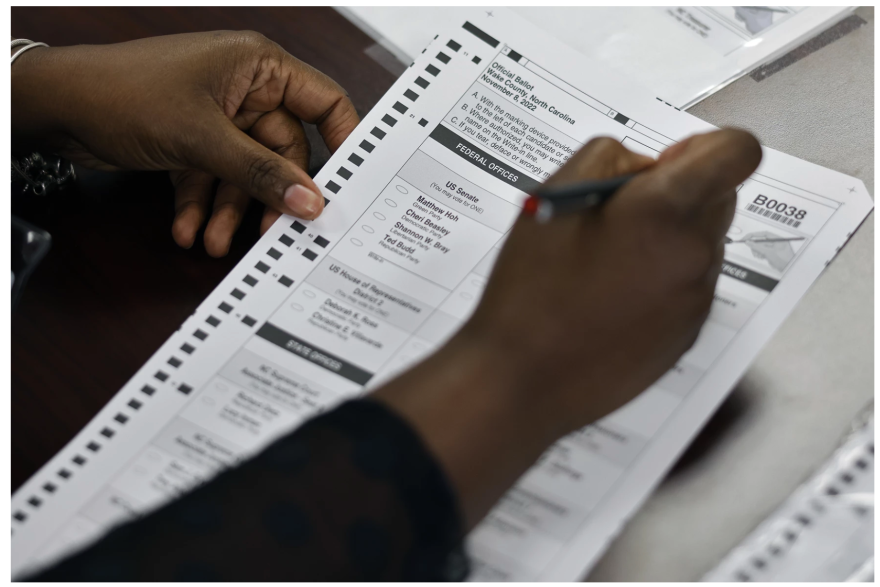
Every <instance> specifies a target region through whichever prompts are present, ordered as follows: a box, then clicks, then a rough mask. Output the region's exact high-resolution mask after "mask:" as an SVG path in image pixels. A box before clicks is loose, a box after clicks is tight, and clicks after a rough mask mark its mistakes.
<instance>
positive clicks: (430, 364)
mask: <svg viewBox="0 0 880 587" xmlns="http://www.w3.org/2000/svg"><path fill="white" fill-rule="evenodd" d="M523 381H525V378H523V377H522V376H521V374H520V372H519V367H518V366H517V365H515V364H512V363H511V362H510V361H509V359H508V357H506V356H505V354H504V353H503V351H501V350H500V349H496V348H495V347H493V346H491V345H489V344H486V343H484V342H483V341H481V340H479V339H478V338H477V337H474V336H472V335H471V334H469V333H468V332H467V329H465V330H464V331H462V332H460V333H459V334H458V335H456V337H454V338H453V339H452V340H451V341H450V342H449V343H448V344H446V345H445V346H444V347H443V348H442V349H440V350H439V351H438V352H437V353H436V354H435V355H433V356H432V357H430V358H429V359H427V360H426V361H425V362H423V363H421V364H420V365H418V366H416V367H414V368H413V369H412V370H410V371H408V372H407V373H405V374H403V375H402V376H401V377H399V378H397V379H395V380H394V381H392V382H390V383H388V384H387V385H385V386H383V387H382V388H380V389H378V390H377V391H376V392H375V393H374V398H375V399H377V400H379V401H382V402H384V403H385V404H387V405H388V406H390V407H391V408H392V409H393V410H395V411H396V412H397V413H398V414H400V415H401V416H403V417H404V419H406V420H407V421H408V422H410V424H411V425H412V426H413V428H414V429H415V430H416V431H417V432H418V433H419V435H420V436H421V437H422V439H423V440H424V442H425V444H426V445H427V446H428V448H429V450H430V451H431V452H432V453H433V454H434V455H435V457H436V458H437V460H438V461H439V463H440V465H441V467H442V468H443V469H444V470H445V471H446V473H447V475H448V476H449V478H450V481H451V483H452V485H453V486H454V487H455V488H456V491H457V493H458V495H459V500H460V503H461V506H462V510H463V513H464V516H465V521H466V525H467V526H468V527H472V526H473V525H475V524H476V523H477V522H478V521H479V520H480V519H482V517H483V516H484V515H485V514H486V513H487V512H488V510H489V508H491V507H492V505H494V504H495V502H496V501H497V500H498V499H499V498H500V497H501V495H502V494H503V493H504V492H505V491H506V490H507V489H508V488H509V487H510V486H511V485H512V484H513V483H514V482H515V481H516V479H518V478H519V477H520V476H521V475H522V474H523V473H525V471H526V470H527V469H528V468H529V467H530V466H531V465H532V464H533V463H534V462H535V461H536V460H537V459H538V457H540V455H541V454H542V453H543V452H544V451H545V450H546V449H547V448H548V447H549V446H550V445H551V444H552V443H553V442H554V441H555V440H557V439H558V438H559V437H560V436H562V435H563V434H564V433H565V432H567V430H565V429H564V428H563V427H562V426H560V425H559V424H558V423H557V422H555V421H554V418H553V416H552V414H550V413H549V410H550V408H551V406H552V403H550V402H539V401H537V400H538V399H539V398H538V393H536V392H537V391H538V390H534V389H528V388H526V386H524V385H523V383H522V382H523Z"/></svg>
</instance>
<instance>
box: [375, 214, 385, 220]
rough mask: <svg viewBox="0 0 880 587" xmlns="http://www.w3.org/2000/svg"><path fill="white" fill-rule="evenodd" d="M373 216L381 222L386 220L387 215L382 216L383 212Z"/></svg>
mask: <svg viewBox="0 0 880 587" xmlns="http://www.w3.org/2000/svg"><path fill="white" fill-rule="evenodd" d="M373 216H375V217H376V218H378V219H379V220H386V218H385V215H384V214H382V213H381V212H373Z"/></svg>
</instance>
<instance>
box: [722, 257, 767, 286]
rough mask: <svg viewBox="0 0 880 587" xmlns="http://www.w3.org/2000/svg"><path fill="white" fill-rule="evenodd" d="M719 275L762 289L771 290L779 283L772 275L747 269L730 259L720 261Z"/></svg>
mask: <svg viewBox="0 0 880 587" xmlns="http://www.w3.org/2000/svg"><path fill="white" fill-rule="evenodd" d="M721 275H726V276H728V277H732V278H733V279H738V280H740V281H742V282H744V283H748V284H749V285H753V286H755V287H757V288H759V289H763V290H764V291H773V288H774V287H776V285H777V284H778V283H779V281H778V280H776V279H773V278H772V277H767V276H766V275H763V274H761V273H757V272H755V271H752V270H751V269H747V268H745V267H743V266H742V265H737V264H736V263H731V262H730V261H724V262H722V263H721Z"/></svg>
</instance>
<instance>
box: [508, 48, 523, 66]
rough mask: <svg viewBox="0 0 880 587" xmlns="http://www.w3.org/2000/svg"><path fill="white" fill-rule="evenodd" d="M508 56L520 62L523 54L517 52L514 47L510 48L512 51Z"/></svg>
mask: <svg viewBox="0 0 880 587" xmlns="http://www.w3.org/2000/svg"><path fill="white" fill-rule="evenodd" d="M507 56H508V57H510V58H511V59H513V60H514V61H516V62H517V63H519V60H520V59H522V55H520V54H519V53H517V52H516V51H514V50H513V49H511V50H510V53H508V54H507Z"/></svg>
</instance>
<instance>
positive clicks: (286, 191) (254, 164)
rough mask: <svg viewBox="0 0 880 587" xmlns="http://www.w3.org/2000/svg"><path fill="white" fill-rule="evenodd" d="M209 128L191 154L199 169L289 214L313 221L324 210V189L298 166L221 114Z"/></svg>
mask: <svg viewBox="0 0 880 587" xmlns="http://www.w3.org/2000/svg"><path fill="white" fill-rule="evenodd" d="M206 128H207V129H208V130H206V134H205V136H204V139H203V141H204V142H203V143H201V144H199V145H198V146H197V148H194V149H192V150H191V151H190V153H189V154H188V155H189V157H190V158H191V159H192V161H193V163H194V164H195V165H196V166H197V167H199V168H200V169H203V170H205V171H208V172H210V173H213V174H214V175H216V176H217V177H219V178H221V179H224V180H226V181H228V182H229V183H231V184H233V185H235V186H237V187H238V188H240V189H241V190H243V191H244V192H245V193H248V194H251V195H252V196H254V197H255V198H257V199H259V200H261V201H262V202H263V203H265V204H266V205H268V206H271V207H273V208H275V209H277V210H280V211H282V212H284V213H286V214H291V215H293V216H298V217H300V218H305V219H312V218H316V217H317V216H318V215H319V214H320V213H321V211H322V210H323V209H324V198H323V196H322V195H321V190H320V189H318V186H317V185H315V182H313V181H312V179H311V178H310V177H309V176H308V174H307V173H306V172H305V171H304V170H302V169H301V168H299V167H297V165H296V164H295V163H293V162H292V161H289V160H287V159H285V158H284V157H282V156H281V155H279V154H278V153H275V152H274V151H271V150H270V149H268V148H266V147H264V146H263V145H261V144H260V143H258V142H257V141H255V140H254V139H253V138H251V137H250V136H248V135H247V134H245V133H243V132H242V131H240V130H239V129H238V128H236V126H235V125H234V124H233V123H232V122H230V121H229V119H227V118H226V117H225V116H223V115H222V114H220V113H219V112H218V113H217V116H216V117H215V120H214V121H213V124H209V125H206Z"/></svg>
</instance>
